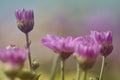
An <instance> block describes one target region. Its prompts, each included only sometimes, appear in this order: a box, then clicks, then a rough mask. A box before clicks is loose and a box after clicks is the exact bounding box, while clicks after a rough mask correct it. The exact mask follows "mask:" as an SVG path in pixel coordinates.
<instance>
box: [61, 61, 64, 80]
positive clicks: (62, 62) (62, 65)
mask: <svg viewBox="0 0 120 80" xmlns="http://www.w3.org/2000/svg"><path fill="white" fill-rule="evenodd" d="M61 80H64V60H62V59H61Z"/></svg>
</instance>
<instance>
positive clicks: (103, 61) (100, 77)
mask: <svg viewBox="0 0 120 80" xmlns="http://www.w3.org/2000/svg"><path fill="white" fill-rule="evenodd" d="M104 66H105V56H102V66H101V71H100V76H99V80H102V76H103V71H104Z"/></svg>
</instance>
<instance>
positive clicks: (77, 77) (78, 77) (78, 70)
mask: <svg viewBox="0 0 120 80" xmlns="http://www.w3.org/2000/svg"><path fill="white" fill-rule="evenodd" d="M76 80H80V64H79V62H77V76H76Z"/></svg>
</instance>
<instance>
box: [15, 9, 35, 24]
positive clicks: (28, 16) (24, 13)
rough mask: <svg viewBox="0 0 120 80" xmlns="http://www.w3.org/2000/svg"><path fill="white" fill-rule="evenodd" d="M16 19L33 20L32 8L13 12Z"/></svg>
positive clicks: (22, 20)
mask: <svg viewBox="0 0 120 80" xmlns="http://www.w3.org/2000/svg"><path fill="white" fill-rule="evenodd" d="M15 16H16V19H17V21H21V22H29V21H33V20H34V13H33V10H25V9H18V10H16V12H15Z"/></svg>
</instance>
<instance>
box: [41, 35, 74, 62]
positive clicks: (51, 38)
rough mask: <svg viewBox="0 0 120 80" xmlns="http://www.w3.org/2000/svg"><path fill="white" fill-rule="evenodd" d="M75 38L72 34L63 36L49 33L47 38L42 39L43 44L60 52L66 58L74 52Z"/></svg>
mask: <svg viewBox="0 0 120 80" xmlns="http://www.w3.org/2000/svg"><path fill="white" fill-rule="evenodd" d="M73 40H74V39H73V38H72V37H71V36H69V37H66V38H63V37H58V36H55V35H50V34H48V35H47V37H46V38H43V39H41V42H42V44H44V45H45V46H47V47H48V48H50V49H52V50H53V51H54V52H56V53H59V54H60V55H61V58H62V59H63V60H65V59H66V58H68V57H69V56H70V55H71V54H72V53H73V52H74V45H73Z"/></svg>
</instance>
